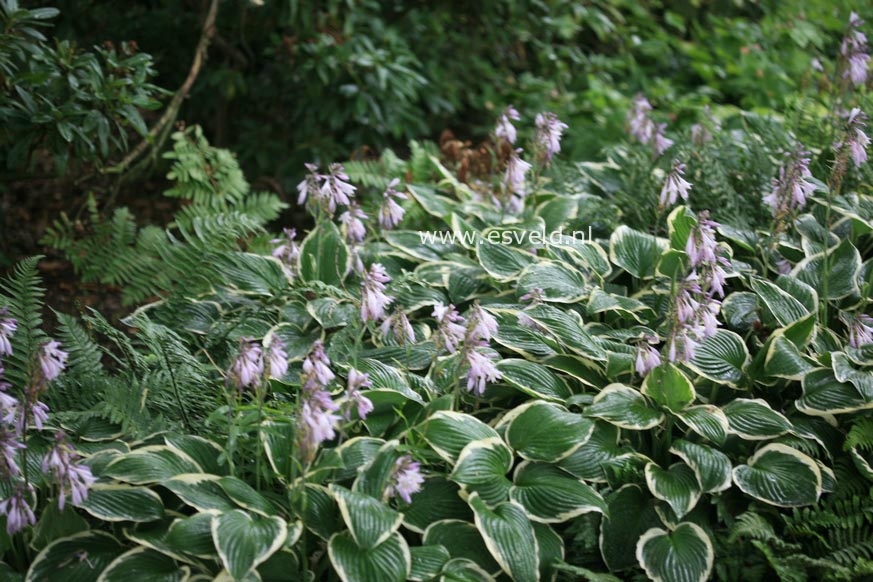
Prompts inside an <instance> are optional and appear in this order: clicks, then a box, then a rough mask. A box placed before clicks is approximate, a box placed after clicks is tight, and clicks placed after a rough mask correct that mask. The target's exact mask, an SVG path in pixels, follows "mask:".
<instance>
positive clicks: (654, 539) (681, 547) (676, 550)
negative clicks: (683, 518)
mask: <svg viewBox="0 0 873 582" xmlns="http://www.w3.org/2000/svg"><path fill="white" fill-rule="evenodd" d="M636 548H637V550H636V555H637V560H638V561H639V563H640V566H642V567H643V570H645V571H646V574H647V575H648V576H649V578H650V579H652V580H657V581H658V582H705V581H706V580H708V579H709V575H710V574H711V573H712V564H713V561H714V557H715V552H714V551H713V548H712V542H711V541H710V540H709V536H708V535H706V532H705V531H703V529H702V528H701V527H700V526H699V525H697V524H694V523H690V522H684V523H680V524H679V525H678V526H676V527H675V528H674V529H673V531H669V532H668V531H665V530H663V529H661V528H658V527H654V528H652V529H650V530H648V531H647V532H646V533H644V534H643V535H642V536H641V537H640V539H639V541H638V542H637V545H636Z"/></svg>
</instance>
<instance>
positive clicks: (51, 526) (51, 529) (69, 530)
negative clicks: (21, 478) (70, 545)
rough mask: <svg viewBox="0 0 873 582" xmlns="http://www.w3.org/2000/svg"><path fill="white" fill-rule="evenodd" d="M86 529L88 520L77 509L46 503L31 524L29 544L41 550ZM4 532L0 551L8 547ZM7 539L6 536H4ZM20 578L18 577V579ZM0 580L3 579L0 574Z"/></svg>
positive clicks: (0, 542) (0, 540) (0, 539)
mask: <svg viewBox="0 0 873 582" xmlns="http://www.w3.org/2000/svg"><path fill="white" fill-rule="evenodd" d="M86 529H88V522H87V521H86V520H85V518H84V517H82V516H81V515H80V514H79V512H78V511H76V510H74V509H73V508H71V507H69V506H66V507H65V508H64V509H63V510H61V509H59V508H58V504H57V503H48V504H46V505H45V507H44V508H43V510H42V514H41V515H40V516H39V519H37V521H36V525H34V526H33V538H32V539H31V542H30V545H31V547H33V549H34V550H37V551H39V550H42V549H43V548H44V547H46V546H47V545H49V544H50V543H52V542H53V541H55V540H57V539H60V538H65V537H68V536H71V535H73V534H77V533H79V532H82V531H85V530H86ZM4 535H5V534H4V533H2V530H0V551H5V550H4V549H3V548H8V546H7V545H6V544H5V543H4ZM6 539H7V540H8V538H6ZM20 579H21V578H19V580H20ZM0 580H3V577H2V575H0Z"/></svg>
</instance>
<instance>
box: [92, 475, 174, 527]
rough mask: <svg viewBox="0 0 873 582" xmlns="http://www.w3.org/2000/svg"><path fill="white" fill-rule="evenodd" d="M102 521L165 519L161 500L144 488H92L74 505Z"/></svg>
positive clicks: (104, 486) (101, 486) (124, 486)
mask: <svg viewBox="0 0 873 582" xmlns="http://www.w3.org/2000/svg"><path fill="white" fill-rule="evenodd" d="M77 507H80V508H82V509H84V510H85V511H87V512H88V513H90V514H91V515H93V516H94V517H96V518H98V519H102V520H103V521H133V522H145V521H155V520H156V519H160V518H162V517H163V516H164V504H163V503H162V502H161V497H160V496H159V495H158V494H157V493H155V492H154V491H152V490H151V489H148V488H147V487H130V486H128V485H103V484H100V483H97V484H95V485H92V486H91V489H89V491H88V497H87V498H86V499H85V500H84V501H83V502H82V503H80V504H78V505H77Z"/></svg>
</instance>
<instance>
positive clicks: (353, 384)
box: [346, 368, 373, 420]
mask: <svg viewBox="0 0 873 582" xmlns="http://www.w3.org/2000/svg"><path fill="white" fill-rule="evenodd" d="M372 385H373V383H372V382H370V375H369V374H365V373H363V372H358V371H357V370H355V369H354V368H350V369H349V380H348V384H346V397H347V398H348V401H349V405H350V406H351V405H352V404H354V405H356V406H357V408H358V418H360V419H361V420H364V419H366V418H367V415H368V414H370V413H371V412H372V411H373V401H372V400H370V399H369V398H367V397H366V396H364V395H363V394H361V388H369V387H370V386H372ZM346 419H348V412H347V413H346Z"/></svg>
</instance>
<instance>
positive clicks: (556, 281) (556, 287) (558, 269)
mask: <svg viewBox="0 0 873 582" xmlns="http://www.w3.org/2000/svg"><path fill="white" fill-rule="evenodd" d="M534 289H542V290H543V296H544V300H545V301H550V302H553V303H576V302H578V301H581V300H582V299H584V298H585V297H587V296H588V292H589V290H590V287H589V285H588V283H587V281H586V280H585V277H583V276H582V275H581V274H579V272H577V271H576V270H575V269H574V268H573V267H572V266H571V265H569V264H567V263H559V262H557V261H547V262H542V263H534V264H532V265H530V266H528V267H527V268H526V269H525V270H524V271H523V272H522V273H521V276H520V277H519V280H518V291H519V293H521V294H524V293H530V292H531V291H533V290H534Z"/></svg>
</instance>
